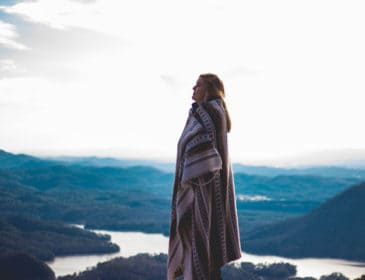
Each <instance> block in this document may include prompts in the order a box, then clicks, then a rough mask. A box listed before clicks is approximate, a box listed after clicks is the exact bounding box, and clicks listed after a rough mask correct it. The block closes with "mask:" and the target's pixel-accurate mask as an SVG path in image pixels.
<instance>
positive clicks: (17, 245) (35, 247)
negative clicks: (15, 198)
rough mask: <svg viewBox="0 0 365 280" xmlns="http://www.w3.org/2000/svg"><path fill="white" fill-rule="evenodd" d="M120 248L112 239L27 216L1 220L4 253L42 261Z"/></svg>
mask: <svg viewBox="0 0 365 280" xmlns="http://www.w3.org/2000/svg"><path fill="white" fill-rule="evenodd" d="M117 251H119V247H118V246H117V245H115V244H112V243H110V236H106V235H97V234H95V233H93V232H89V231H86V230H83V229H79V228H75V227H70V226H65V225H63V224H61V223H59V222H54V221H43V220H39V219H36V218H30V217H24V216H14V215H12V216H6V217H2V218H1V219H0V252H1V254H4V253H11V252H25V253H27V254H30V255H32V256H36V257H37V258H39V259H40V260H47V261H49V260H52V259H53V258H54V256H56V255H57V256H62V255H72V254H92V253H94V254H95V253H112V252H117Z"/></svg>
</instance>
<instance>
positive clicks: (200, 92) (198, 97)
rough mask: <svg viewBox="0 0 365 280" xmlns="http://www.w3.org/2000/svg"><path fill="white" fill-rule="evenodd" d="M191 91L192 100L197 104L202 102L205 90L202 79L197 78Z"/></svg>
mask: <svg viewBox="0 0 365 280" xmlns="http://www.w3.org/2000/svg"><path fill="white" fill-rule="evenodd" d="M193 90H194V92H193V96H192V99H193V100H194V101H195V102H198V103H200V102H202V101H203V100H204V97H205V93H206V90H205V88H204V81H203V79H202V78H199V79H198V80H197V81H196V84H195V86H194V87H193Z"/></svg>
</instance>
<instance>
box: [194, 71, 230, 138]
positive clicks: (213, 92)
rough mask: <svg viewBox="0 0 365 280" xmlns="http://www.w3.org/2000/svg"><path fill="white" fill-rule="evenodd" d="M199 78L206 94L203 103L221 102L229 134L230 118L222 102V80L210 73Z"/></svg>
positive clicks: (224, 103)
mask: <svg viewBox="0 0 365 280" xmlns="http://www.w3.org/2000/svg"><path fill="white" fill-rule="evenodd" d="M199 77H200V78H201V79H202V80H203V82H204V87H205V89H206V92H207V94H206V95H205V98H204V99H205V101H210V100H212V99H216V98H219V99H220V100H221V101H222V104H223V108H224V111H225V113H226V121H227V131H228V132H230V131H231V118H230V116H229V113H228V109H227V105H226V102H225V101H224V98H225V96H226V94H225V92H224V85H223V82H222V80H221V79H219V78H218V76H217V75H215V74H211V73H207V74H201V75H200V76H199Z"/></svg>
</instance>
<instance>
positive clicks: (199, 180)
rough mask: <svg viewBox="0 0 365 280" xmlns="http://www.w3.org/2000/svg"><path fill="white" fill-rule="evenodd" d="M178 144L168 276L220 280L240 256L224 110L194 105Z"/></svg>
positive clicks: (213, 105)
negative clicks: (223, 268)
mask: <svg viewBox="0 0 365 280" xmlns="http://www.w3.org/2000/svg"><path fill="white" fill-rule="evenodd" d="M193 105H194V106H193V108H192V109H191V110H190V112H189V116H188V119H187V122H186V125H185V128H184V130H183V132H182V135H181V137H180V140H179V143H178V151H177V160H176V170H175V180H174V187H173V194H172V206H171V223H170V240H169V251H168V264H167V278H168V280H173V279H176V278H177V277H179V276H182V275H183V277H184V280H196V279H207V280H211V279H215V278H214V275H216V274H217V271H219V269H220V268H221V266H223V265H224V264H226V263H228V262H230V261H233V260H236V259H238V258H240V257H241V244H240V239H239V230H238V222H237V209H236V200H235V190H234V182H233V176H232V170H231V163H230V160H229V155H228V147H227V126H226V115H225V111H224V108H223V106H222V104H221V101H220V100H219V99H214V100H211V101H209V102H206V103H203V104H201V105H197V104H193Z"/></svg>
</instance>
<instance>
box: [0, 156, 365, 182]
mask: <svg viewBox="0 0 365 280" xmlns="http://www.w3.org/2000/svg"><path fill="white" fill-rule="evenodd" d="M57 164H61V165H80V166H94V167H119V168H126V167H132V166H150V167H153V168H156V169H159V170H161V171H163V172H167V173H174V172H175V164H174V163H172V162H162V161H157V160H143V159H122V158H114V157H96V156H86V157H85V156H58V157H57V156H55V157H35V156H29V155H25V154H13V153H9V152H6V151H4V150H1V149H0V168H6V169H7V168H23V167H35V166H37V167H45V166H51V165H57ZM233 171H234V173H245V174H248V175H258V176H266V177H276V176H281V175H315V176H323V177H337V178H356V179H358V180H365V168H349V167H341V166H313V167H305V168H304V167H303V168H278V167H271V166H251V165H244V164H240V163H233Z"/></svg>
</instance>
